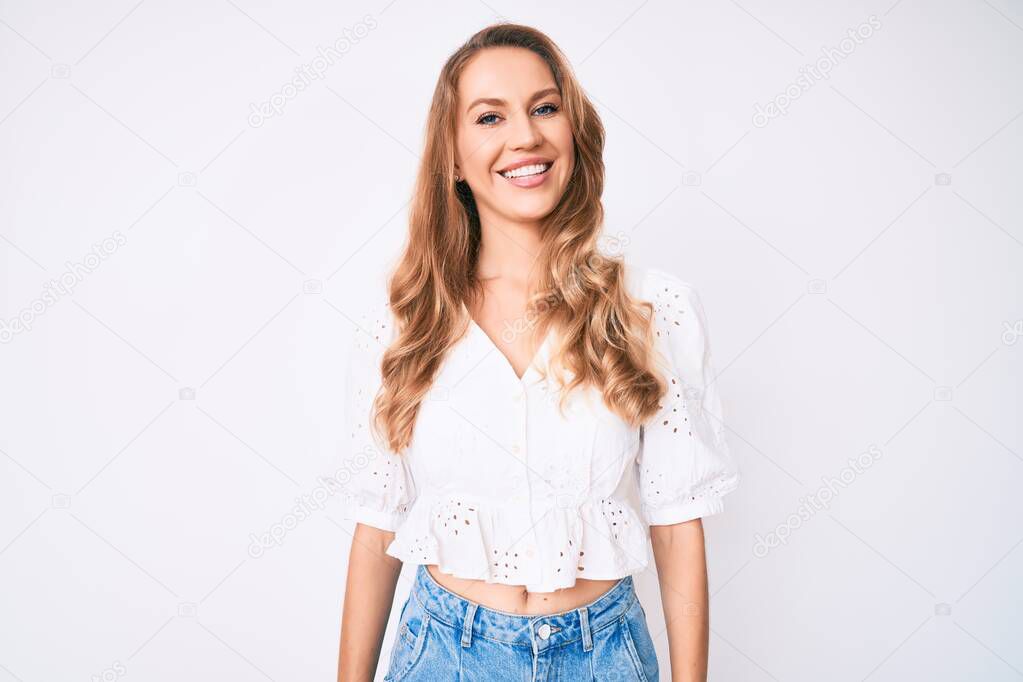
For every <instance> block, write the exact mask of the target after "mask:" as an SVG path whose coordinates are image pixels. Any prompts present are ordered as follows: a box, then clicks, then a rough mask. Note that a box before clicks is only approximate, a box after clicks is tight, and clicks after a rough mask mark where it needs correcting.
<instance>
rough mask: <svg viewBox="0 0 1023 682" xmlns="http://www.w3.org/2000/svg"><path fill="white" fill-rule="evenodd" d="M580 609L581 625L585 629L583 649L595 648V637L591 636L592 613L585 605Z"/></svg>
mask: <svg viewBox="0 0 1023 682" xmlns="http://www.w3.org/2000/svg"><path fill="white" fill-rule="evenodd" d="M578 611H579V625H580V626H581V627H582V630H583V651H589V650H591V649H592V648H593V638H592V637H590V613H589V611H588V610H587V609H586V607H585V606H582V607H580V608H579V609H578Z"/></svg>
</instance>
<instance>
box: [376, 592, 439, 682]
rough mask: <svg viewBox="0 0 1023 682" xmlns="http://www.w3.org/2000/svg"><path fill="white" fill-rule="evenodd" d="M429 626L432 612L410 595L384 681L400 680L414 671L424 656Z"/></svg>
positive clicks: (392, 647) (396, 681)
mask: <svg viewBox="0 0 1023 682" xmlns="http://www.w3.org/2000/svg"><path fill="white" fill-rule="evenodd" d="M429 626H430V614H429V613H427V612H426V611H424V610H422V608H420V607H419V606H418V603H417V602H415V597H409V603H408V604H406V607H405V608H404V609H403V610H402V615H401V621H400V622H399V625H398V633H397V635H396V636H395V638H394V643H393V644H392V646H391V660H390V663H389V664H388V667H387V674H386V675H384V682H399V680H402V679H404V678H405V677H406V676H407V675H408V674H409V673H410V672H412V669H413V668H414V667H415V665H416V663H418V662H419V660H420V659H421V658H422V654H423V647H424V645H425V644H426V635H427V632H428V631H429Z"/></svg>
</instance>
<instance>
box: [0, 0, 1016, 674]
mask: <svg viewBox="0 0 1023 682" xmlns="http://www.w3.org/2000/svg"><path fill="white" fill-rule="evenodd" d="M871 15H875V16H876V18H877V21H879V22H880V28H878V29H876V30H874V31H873V35H871V36H870V37H869V39H866V40H863V41H862V44H858V45H856V47H855V49H854V50H853V51H852V52H851V53H850V54H848V55H847V56H845V57H844V58H841V59H839V60H837V62H836V63H835V65H834V67H833V69H832V71H831V74H830V77H829V78H828V79H826V80H818V81H815V82H812V83H811V87H809V88H808V89H806V90H805V92H801V93H800V96H798V97H796V98H794V99H792V101H791V102H790V105H789V107H788V109H787V112H788V113H787V114H785V115H783V116H778V117H776V118H773V119H771V120H769V121H767V125H759V126H758V125H755V124H754V121H753V113H754V111H755V107H756V105H757V104H760V105H766V104H767V103H768V102H769V101H771V100H772V99H773V98H775V97H776V96H777V95H778V94H780V93H784V92H785V90H786V88H787V87H788V86H789V85H790V84H792V83H794V82H795V81H796V79H797V78H798V77H799V75H800V69H801V68H802V67H804V66H805V65H808V64H812V63H814V62H816V61H817V60H818V59H819V58H820V57H821V56H822V52H821V48H827V47H836V48H837V47H838V46H839V44H840V41H841V40H842V39H843V38H845V37H846V36H847V31H848V30H849V29H855V28H856V27H858V26H860V25H861V24H864V23H865V22H867V21H868V19H869V17H870V16H871ZM367 17H370V18H371V19H372V21H373V22H374V24H375V27H374V28H373V29H372V30H371V31H370V32H369V33H368V34H366V35H364V37H363V38H362V39H360V40H358V41H357V43H356V44H355V45H354V46H353V47H352V49H351V50H350V51H348V52H347V53H346V54H344V56H343V58H342V59H340V60H338V61H336V63H334V64H332V65H331V66H330V68H329V69H328V70H327V71H326V74H325V77H323V78H322V79H317V80H315V81H314V82H313V83H312V85H311V86H310V87H309V88H307V89H305V90H303V91H301V92H298V93H297V94H296V95H295V96H294V97H292V98H291V99H289V100H288V101H287V102H286V104H285V106H284V107H283V109H282V111H281V113H280V114H279V115H274V116H272V117H270V118H268V119H267V120H265V121H263V122H262V125H260V126H258V127H256V126H252V125H250V122H249V121H250V112H251V109H250V105H251V104H253V103H259V102H263V101H266V100H269V99H270V97H271V96H272V95H274V94H275V93H280V92H281V89H282V86H283V85H284V84H285V83H287V82H288V81H289V80H290V79H291V78H293V77H294V73H295V71H294V70H295V69H296V68H300V67H303V66H305V65H309V64H310V63H311V62H312V61H313V60H314V58H315V57H316V56H317V52H316V49H317V47H318V46H327V45H329V44H332V43H334V42H335V41H336V40H337V39H338V38H339V37H341V36H343V35H344V32H345V30H346V29H348V30H351V29H352V28H353V27H355V26H356V25H357V24H359V23H360V22H366V21H367ZM499 18H505V19H509V20H513V21H519V22H522V23H527V24H531V25H535V26H537V27H539V28H541V29H542V30H544V31H546V32H548V33H549V35H551V37H552V38H553V39H554V40H555V41H556V42H558V43H559V45H561V46H562V48H563V49H564V50H565V52H566V53H567V55H568V56H569V58H570V59H571V61H572V63H573V65H574V68H575V69H576V72H577V75H578V77H579V78H580V80H581V82H582V84H583V86H584V87H585V89H586V91H587V92H588V94H589V95H590V96H591V98H592V99H593V101H594V102H595V104H596V105H597V106H598V109H599V111H600V114H601V116H602V117H603V121H604V123H605V125H606V127H607V131H608V140H607V149H606V156H605V159H606V162H607V169H608V170H607V189H606V193H605V197H604V198H605V205H606V208H607V223H606V226H605V227H606V232H607V233H608V235H609V236H610V237H612V238H613V239H615V240H617V242H618V243H620V244H622V245H624V247H625V250H626V251H627V252H628V256H629V258H630V259H632V260H633V261H635V262H638V263H641V264H645V265H651V266H655V267H659V268H662V269H665V270H667V271H670V272H673V273H675V274H676V275H678V276H679V277H681V278H683V279H684V280H686V281H689V282H691V283H692V284H694V285H695V286H696V287H697V288H698V290H699V291H700V293H701V296H702V298H703V301H704V305H705V307H706V310H707V313H708V317H709V323H710V330H711V337H712V339H713V349H714V353H715V359H716V364H717V366H718V369H719V370H720V372H721V374H720V379H719V381H720V382H721V384H720V386H721V393H722V395H723V397H724V414H725V418H726V422H727V433H728V437H729V439H730V442H731V445H732V450H733V452H734V454H735V456H736V458H737V460H738V462H739V465H740V467H741V469H742V471H743V474H744V479H743V484H742V487H741V488H740V490H738V491H736V492H734V493H732V494H731V495H730V496H729V497H728V498H727V501H726V511H725V513H724V514H722V515H719V516H715V517H713V518H710V519H708V520H707V522H706V524H705V527H706V531H707V537H708V552H709V562H710V577H711V592H712V614H711V627H712V634H711V678H712V679H714V680H752V681H766V680H784V681H787V682H788V681H791V682H796V681H802V680H806V681H810V680H836V681H838V680H865V679H870V680H875V681H878V682H881V681H884V680H891V681H896V680H898V681H901V680H923V679H926V680H964V679H970V680H985V681H992V682H998V681H1002V680H1005V681H1008V680H1020V679H1023V646H1021V642H1023V589H1021V587H1020V584H1021V580H1020V579H1021V577H1023V548H1021V547H1020V542H1021V539H1023V496H1020V495H1019V492H1018V491H1019V489H1020V487H1021V486H1023V456H1021V452H1023V443H1021V439H1020V428H1019V415H1020V414H1021V386H1023V363H1021V356H1020V354H1021V353H1023V343H1020V342H1019V341H1018V340H1017V339H1018V337H1019V335H1020V333H1021V332H1023V329H1021V328H1020V327H1019V326H1017V327H1015V329H1014V325H1023V322H1020V320H1021V318H1023V296H1021V292H1023V287H1021V281H1020V273H1021V265H1023V242H1021V240H1023V206H1021V203H1020V200H1019V190H1020V187H1021V185H1023V165H1021V162H1020V157H1021V152H1023V66H1021V65H1023V8H1021V6H1020V4H1019V3H1018V2H1012V1H1010V0H990V1H989V2H985V1H983V0H946V1H942V2H923V1H922V0H899V1H895V0H883V1H878V2H826V3H812V2H794V1H791V0H790V1H787V2H781V3H778V2H767V1H766V0H743V2H741V3H736V2H728V1H721V2H700V3H684V4H683V3H672V2H667V1H666V0H651V1H648V2H626V3H621V2H600V3H593V2H586V3H582V2H578V3H574V4H569V3H557V4H556V5H555V3H550V2H530V1H526V2H516V3H511V2H499V1H498V0H488V2H481V1H475V0H473V1H469V0H465V1H463V2H441V3H419V2H413V1H412V0H395V1H394V2H390V3H389V4H388V0H381V1H380V2H341V3H339V2H315V1H299V2H289V3H284V2H278V3H270V2H256V1H254V0H222V1H210V2H195V1H193V2H170V1H169V0H144V1H143V2H136V0H126V1H123V2H122V1H114V0H110V1H106V2H95V3H83V2H78V3H71V2H68V3H65V4H60V3H56V2H10V1H5V2H2V3H0V55H2V57H0V83H2V87H0V174H2V176H0V268H2V280H0V281H2V286H0V320H2V321H3V324H4V325H7V326H6V327H0V330H4V329H6V332H4V341H5V342H4V343H3V344H0V382H2V391H0V586H2V587H0V682H7V681H8V680H12V681H13V680H22V681H24V682H34V681H50V680H90V679H107V680H110V679H119V678H125V679H138V680H263V679H270V680H277V681H279V682H283V681H285V680H303V681H304V680H328V679H333V676H334V674H335V666H336V655H337V635H338V626H339V614H340V603H341V598H342V595H343V591H344V577H345V570H346V569H345V563H346V559H347V553H348V549H349V545H350V543H351V530H352V528H351V524H350V522H346V521H343V520H342V515H341V514H340V509H339V507H338V505H337V502H338V500H336V499H332V500H331V502H330V504H329V505H328V506H327V508H325V509H321V510H318V511H316V512H315V513H313V514H311V515H310V516H309V517H308V518H306V519H304V520H302V521H301V522H300V523H297V524H292V525H293V526H294V527H293V528H291V529H290V530H289V531H288V532H287V534H286V536H285V537H284V538H283V541H282V544H280V545H279V546H271V547H270V548H267V549H265V551H263V552H262V553H258V552H257V553H258V554H259V556H258V557H257V556H253V553H250V544H251V543H252V537H253V536H258V535H259V534H262V533H265V532H267V530H268V529H269V528H271V527H273V526H274V525H275V524H281V523H282V522H283V521H284V520H285V519H287V518H288V515H289V514H290V513H291V512H292V510H293V508H294V507H295V506H296V498H299V497H300V496H302V495H310V494H313V492H314V490H315V489H316V488H317V486H318V485H319V484H318V479H317V477H318V476H325V475H329V474H331V473H332V472H333V471H334V470H335V469H336V468H337V467H338V466H340V464H341V462H342V453H341V452H340V451H339V448H338V444H339V443H340V442H342V433H341V427H340V418H339V414H340V406H341V396H342V391H343V386H342V385H341V381H340V376H341V369H342V367H343V363H344V356H345V354H346V352H347V343H348V339H349V337H350V333H351V331H352V329H353V328H354V322H353V320H354V316H355V314H356V313H358V312H359V311H360V310H361V309H362V307H363V306H364V304H365V303H366V302H367V300H368V297H370V296H373V295H375V294H376V293H377V292H378V291H379V290H380V287H382V286H383V273H384V271H385V269H386V268H387V266H388V265H389V264H390V263H391V262H392V261H393V259H394V258H395V256H396V255H397V253H398V249H399V248H400V246H401V243H402V241H403V239H404V234H405V230H406V222H405V218H406V210H407V201H408V198H409V192H410V190H411V186H412V181H413V178H414V173H415V170H416V164H417V161H418V152H419V149H420V148H421V144H422V131H423V125H424V122H425V117H426V111H427V107H428V104H429V97H430V96H431V94H432V91H433V88H434V83H435V80H436V76H437V73H438V71H439V69H440V66H441V64H442V63H443V61H444V59H445V58H446V57H447V55H448V54H450V52H452V51H453V50H454V49H455V48H456V47H457V46H458V45H459V44H460V43H461V42H462V41H463V40H465V39H466V38H467V37H468V36H469V35H471V34H472V33H473V32H475V31H476V30H478V29H479V28H481V27H483V26H484V25H486V24H488V23H490V22H492V21H495V20H498V19H499ZM763 122H764V121H762V120H761V121H760V123H763ZM942 174H944V175H942ZM1014 188H1015V189H1014ZM118 234H119V235H123V241H124V243H123V245H119V246H117V247H116V248H115V249H113V252H112V253H110V254H105V256H106V257H105V258H103V259H101V262H99V264H98V266H97V267H95V268H93V269H92V271H91V272H84V274H82V275H81V281H77V282H76V284H75V287H74V290H73V293H67V294H65V295H60V296H57V297H56V298H55V300H53V301H51V302H50V303H49V304H45V305H44V304H43V303H42V302H41V297H42V296H43V292H44V291H45V287H46V283H47V282H48V281H49V280H59V279H60V278H61V277H62V276H64V275H65V274H67V276H69V277H72V278H73V279H77V278H76V277H75V276H74V275H73V274H68V273H74V272H76V270H75V269H74V267H75V264H76V263H82V262H84V259H85V258H86V256H87V254H90V252H92V250H93V248H94V246H93V245H98V244H100V243H101V242H102V241H103V240H104V239H106V238H116V235H118ZM109 243H110V244H113V243H114V242H113V241H111V242H109ZM77 272H79V273H83V271H82V270H81V269H79V270H77ZM33 302H36V303H35V305H36V312H31V308H32V306H33ZM26 310H27V311H29V312H28V313H26V312H25V311H26ZM19 316H26V319H29V320H30V326H31V329H24V330H16V328H15V327H12V326H11V325H13V324H14V323H13V322H12V320H14V319H16V318H18V317H19ZM190 391H191V392H190ZM871 447H876V449H877V450H878V451H879V452H880V453H881V455H880V457H878V458H877V459H876V461H874V462H873V463H872V465H871V466H870V467H869V468H868V469H866V470H863V471H862V472H861V473H859V474H856V475H855V477H854V478H853V480H851V482H849V484H848V485H843V486H839V487H838V488H836V490H837V491H838V492H837V494H836V495H834V499H832V500H831V502H830V504H829V505H828V508H827V509H821V510H819V511H816V512H815V513H812V514H809V515H807V518H799V517H792V516H791V515H793V514H798V512H799V510H800V507H801V506H802V505H803V503H804V502H803V500H804V498H806V497H807V496H811V495H819V494H820V491H821V490H822V487H824V486H825V485H826V484H825V482H824V480H823V479H827V478H831V477H838V476H840V474H842V472H843V468H846V467H847V466H848V464H847V461H848V459H849V458H855V457H857V456H858V455H860V454H862V453H866V452H868V450H869V448H871ZM779 532H788V537H787V539H786V542H785V544H783V545H780V546H777V547H774V548H771V549H770V550H769V551H767V552H758V551H757V547H758V538H761V539H763V538H767V537H770V536H773V535H772V534H777V533H779ZM410 575H411V568H410V567H407V568H406V571H405V575H404V576H403V582H402V583H401V585H399V597H398V598H399V599H404V596H405V593H406V592H407V589H408V586H409V582H408V578H409V577H410ZM637 585H638V588H639V590H640V596H641V599H643V601H644V603H645V604H646V605H647V611H648V613H649V616H650V626H651V630H652V632H653V633H654V635H655V636H656V638H657V641H658V647H659V653H660V656H661V667H662V671H663V679H668V677H667V648H666V640H665V638H664V625H663V621H662V615H661V611H660V608H659V605H658V604H659V603H658V593H657V583H656V576H655V573H654V571H653V568H651V569H650V570H648V571H647V572H645V573H643V574H640V575H638V576H637ZM392 616H393V619H396V618H397V609H395V610H394V611H393V612H392ZM393 619H392V629H389V631H388V634H387V643H386V644H385V651H384V653H383V656H382V659H381V666H380V673H379V675H378V677H380V676H382V675H383V672H384V669H385V667H386V661H387V655H388V649H389V645H390V640H391V637H392V636H393Z"/></svg>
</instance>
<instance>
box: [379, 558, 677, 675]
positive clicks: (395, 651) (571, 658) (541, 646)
mask: <svg viewBox="0 0 1023 682" xmlns="http://www.w3.org/2000/svg"><path fill="white" fill-rule="evenodd" d="M658 679H659V677H658V667H657V655H656V653H655V650H654V642H653V639H652V638H651V636H650V631H649V630H648V629H647V623H646V613H645V612H644V610H643V606H642V605H641V604H640V603H639V598H638V597H637V596H636V592H635V590H634V589H633V585H632V577H631V576H627V577H625V578H622V579H620V580H619V581H618V582H617V583H615V585H614V587H612V588H611V589H609V590H608V591H607V592H605V593H604V594H602V595H601V596H600V597H598V598H597V599H595V600H593V601H592V602H590V603H588V604H584V605H583V606H580V607H578V608H575V609H572V610H570V611H562V612H561V613H555V614H551V615H537V616H523V615H516V614H512V613H506V612H504V611H497V610H495V609H490V608H487V607H486V606H482V605H480V604H477V603H476V602H472V601H469V600H468V599H465V598H463V597H460V596H459V595H457V594H455V593H454V592H451V591H449V590H447V589H445V588H444V587H442V586H441V585H440V584H439V583H437V581H436V580H434V578H433V576H432V575H430V572H429V571H428V570H427V569H426V566H424V565H420V566H419V567H418V569H417V570H416V579H415V584H414V585H413V586H412V590H411V591H410V593H409V596H408V598H407V599H406V600H405V604H404V606H402V609H401V616H400V618H399V621H398V631H397V634H396V635H395V638H394V641H393V642H392V646H391V658H390V663H389V665H388V670H387V675H385V676H384V680H385V682H415V681H418V680H429V681H430V682H434V681H435V680H442V681H444V682H447V681H450V682H456V681H457V682H474V681H476V680H480V681H483V680H485V681H486V682H505V681H507V682H512V681H514V682H541V681H543V682H555V681H558V682H577V681H585V680H591V681H595V680H606V681H610V680H616V681H630V680H639V681H640V682H657V680H658Z"/></svg>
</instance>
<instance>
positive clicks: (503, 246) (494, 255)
mask: <svg viewBox="0 0 1023 682" xmlns="http://www.w3.org/2000/svg"><path fill="white" fill-rule="evenodd" d="M540 248H541V240H540V227H539V225H538V224H537V223H519V222H514V221H507V220H500V219H498V220H486V221H483V220H481V222H480V251H479V260H478V264H477V270H476V272H477V277H478V278H479V279H480V281H485V280H489V279H511V280H517V281H520V282H522V283H523V284H524V285H525V284H528V283H529V282H530V281H532V279H533V277H534V276H535V272H534V268H535V266H536V261H537V257H538V256H539V255H540Z"/></svg>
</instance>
